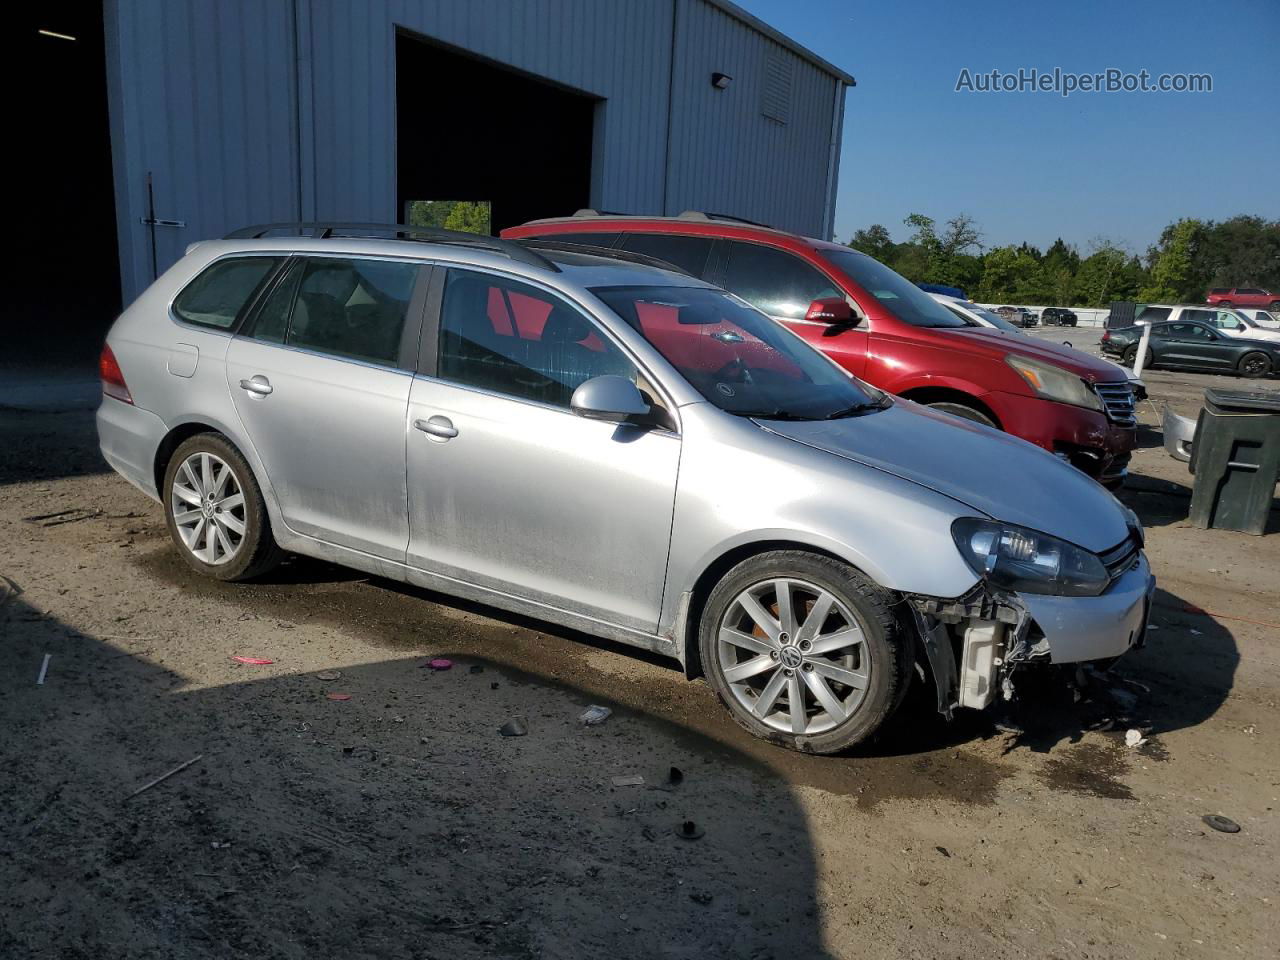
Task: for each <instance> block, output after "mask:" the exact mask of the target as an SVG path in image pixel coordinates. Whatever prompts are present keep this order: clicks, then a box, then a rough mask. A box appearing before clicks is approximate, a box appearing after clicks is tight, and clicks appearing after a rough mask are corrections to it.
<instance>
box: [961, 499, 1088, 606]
mask: <svg viewBox="0 0 1280 960" xmlns="http://www.w3.org/2000/svg"><path fill="white" fill-rule="evenodd" d="M951 536H952V537H954V538H955V541H956V546H957V547H959V548H960V554H961V556H963V557H964V559H965V562H967V563H968V564H969V566H970V567H971V568H973V572H974V573H976V574H977V575H978V576H980V577H982V578H984V579H986V580H988V581H990V582H991V583H992V584H994V585H995V586H997V587H1003V588H1005V589H1006V590H1018V591H1021V592H1023V593H1049V594H1054V595H1056V596H1061V597H1096V596H1097V595H1098V594H1100V593H1102V591H1103V590H1105V589H1107V585H1108V584H1109V583H1110V582H1111V577H1110V575H1109V574H1108V573H1107V568H1106V567H1105V566H1103V563H1102V561H1101V560H1099V559H1098V557H1097V556H1096V555H1095V554H1093V553H1090V552H1089V551H1088V550H1083V549H1081V548H1080V547H1077V546H1076V545H1075V544H1071V543H1067V542H1066V541H1065V540H1059V539H1058V538H1057V537H1051V536H1049V535H1048V534H1044V533H1039V532H1038V531H1036V530H1028V529H1027V528H1026V527H1017V526H1014V525H1013V524H1009V523H998V522H996V521H993V520H979V519H978V518H977V517H961V518H960V519H959V520H957V521H955V523H953V524H952V525H951Z"/></svg>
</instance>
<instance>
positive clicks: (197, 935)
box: [0, 331, 1280, 960]
mask: <svg viewBox="0 0 1280 960" xmlns="http://www.w3.org/2000/svg"><path fill="white" fill-rule="evenodd" d="M1050 335H1051V336H1053V338H1054V339H1064V338H1065V337H1064V336H1062V335H1061V333H1060V332H1054V333H1052V334H1050ZM1073 336H1074V337H1075V338H1078V339H1079V340H1081V341H1083V342H1087V343H1091V342H1093V341H1094V340H1096V332H1088V333H1086V332H1085V331H1078V332H1073ZM63 378H64V379H63V381H62V382H63V383H64V385H65V382H66V375H65V374H64V375H63ZM6 382H7V384H8V386H9V388H10V389H8V391H7V392H6V389H5V387H6ZM52 382H53V381H52V380H49V381H47V382H46V381H45V380H42V379H41V375H40V374H39V371H36V372H34V373H33V372H32V371H30V370H20V369H18V368H16V367H13V366H10V367H4V366H0V574H2V575H3V576H4V578H5V580H4V581H2V582H0V604H2V605H0V664H2V668H0V957H5V958H14V960H18V958H27V957H50V958H52V957H57V958H81V957H83V958H94V960H100V958H113V957H147V958H151V957H155V958H161V957H164V958H169V957H174V958H187V957H193V958H200V957H220V958H221V957H241V956H243V957H289V958H295V957H296V958H303V957H316V956H322V957H330V956H332V957H344V958H359V957H378V958H389V957H397V958H398V957H424V958H425V957H449V958H470V957H529V958H533V957H547V958H591V957H600V956H603V955H608V956H611V957H619V958H632V957H635V958H678V957H699V958H704V957H734V958H737V957H744V958H768V957H776V958H783V957H804V958H810V957H832V958H835V957H839V958H846V957H859V958H866V957H886V958H887V957H894V958H897V957H913V958H939V957H973V956H984V957H1037V958H1038V957H1059V958H1072V960H1078V958H1107V957H1138V958H1144V957H1153V958H1154V957H1160V958H1162V960H1164V958H1181V957H1188V958H1199V957H1264V956H1275V952H1274V951H1275V943H1276V941H1277V938H1278V937H1280V920H1278V919H1277V916H1278V915H1277V897H1280V825H1278V823H1277V816H1276V807H1277V794H1280V711H1278V709H1277V707H1278V704H1277V701H1278V699H1280V536H1278V535H1275V533H1273V534H1271V535H1269V536H1266V537H1250V536H1247V535H1243V534H1234V533H1225V532H1220V531H1206V530H1198V529H1194V528H1191V527H1189V526H1188V525H1187V523H1186V522H1185V517H1186V514H1187V510H1188V505H1189V494H1190V485H1191V480H1192V478H1191V477H1190V476H1189V475H1188V474H1187V472H1186V468H1185V465H1183V464H1179V463H1177V462H1175V461H1173V460H1172V459H1170V458H1169V457H1168V456H1167V455H1166V454H1165V453H1164V451H1163V449H1162V448H1161V447H1160V446H1159V435H1158V433H1156V432H1153V431H1152V430H1151V429H1149V428H1150V427H1151V426H1152V425H1156V424H1157V423H1158V418H1157V414H1156V410H1155V407H1154V406H1152V405H1147V406H1144V408H1143V411H1142V413H1143V420H1144V423H1145V424H1146V426H1147V428H1148V429H1144V432H1143V438H1142V439H1143V444H1144V447H1143V449H1142V450H1141V451H1140V452H1139V453H1138V455H1137V457H1136V460H1135V463H1134V479H1133V482H1132V484H1131V486H1130V488H1129V490H1128V491H1127V492H1125V493H1124V494H1123V495H1122V499H1123V500H1125V502H1126V503H1128V504H1130V505H1131V506H1133V507H1134V508H1135V509H1136V510H1137V511H1138V513H1139V514H1140V515H1141V517H1142V519H1143V521H1144V522H1145V523H1146V525H1147V530H1148V539H1149V553H1150V557H1151V561H1152V565H1153V567H1154V569H1155V572H1156V575H1157V577H1158V578H1159V582H1160V589H1159V593H1158V595H1157V599H1156V607H1155V611H1154V618H1153V632H1152V634H1151V637H1150V644H1149V646H1148V647H1147V648H1146V649H1144V650H1141V651H1138V652H1135V653H1134V654H1132V655H1131V656H1129V657H1128V658H1126V660H1124V661H1123V662H1122V663H1121V665H1120V666H1119V667H1117V669H1116V671H1115V674H1116V675H1117V676H1115V677H1113V678H1112V679H1111V680H1110V681H1108V682H1107V683H1106V684H1102V685H1095V686H1094V687H1092V688H1091V689H1090V691H1089V692H1088V694H1087V695H1086V696H1085V697H1084V699H1083V700H1082V701H1081V702H1080V703H1073V702H1072V697H1071V695H1070V693H1069V692H1068V691H1067V690H1066V689H1065V688H1058V687H1046V688H1044V689H1040V690H1028V691H1026V692H1025V693H1024V695H1023V702H1022V703H1021V705H1020V709H1019V714H1018V718H1019V720H1020V722H1021V723H1022V724H1023V726H1024V728H1025V732H1023V733H1021V734H1014V733H1001V732H998V731H997V730H996V729H995V728H994V727H993V726H992V725H991V723H990V721H989V719H987V718H985V717H983V716H968V717H965V718H963V719H961V720H958V721H957V722H955V723H952V724H945V723H942V722H941V721H939V720H937V719H936V718H934V717H933V716H931V714H930V712H929V710H928V707H927V704H925V703H924V702H923V700H922V698H920V697H913V698H912V699H910V700H908V702H907V704H906V706H905V707H904V710H903V711H902V713H901V714H900V715H899V717H898V718H897V722H896V723H895V724H894V726H893V728H892V729H891V730H890V731H888V732H887V733H886V734H885V735H884V736H883V737H882V738H881V739H880V740H879V741H877V742H875V743H873V744H871V745H869V746H866V747H864V748H862V749H860V750H859V751H858V752H856V753H854V754H853V755H850V756H844V757H838V758H814V757H803V756H798V755H794V754H790V753H787V752H785V751H781V750H778V749H776V748H773V747H770V746H767V745H765V744H762V743H760V742H758V741H754V740H752V739H750V738H749V737H748V736H747V735H746V734H745V733H744V732H743V731H742V730H740V729H739V728H738V727H736V726H735V725H734V724H733V723H732V722H731V721H729V720H728V718H727V715H726V714H725V713H724V712H723V710H722V708H721V707H720V706H719V705H718V704H717V703H716V702H715V699H714V697H713V695H712V694H711V692H710V690H709V689H708V687H707V686H706V685H705V684H704V683H701V682H694V683H688V682H686V681H685V680H684V679H683V678H682V676H681V674H680V673H679V672H678V670H677V668H676V666H675V664H674V663H668V662H665V661H661V660H657V659H653V658H649V657H646V656H645V655H642V654H638V653H637V652H635V651H634V650H631V649H628V648H622V647H617V646H614V645H611V644H608V643H605V642H602V641H597V640H592V639H590V638H587V637H583V636H580V635H576V634H570V633H567V632H564V631H559V630H548V629H546V628H545V626H544V625H540V624H538V623H535V622H532V621H527V620H523V619H518V618H512V617H508V616H506V615H502V614H497V613H495V612H493V611H490V610H486V609H483V608H480V607H476V606H471V605H466V604H461V603H458V602H455V601H451V600H449V599H447V598H444V597H441V596H437V595H433V594H430V593H428V592H425V591H421V590H416V589H411V588H407V587H405V586H402V585H399V584H394V583H389V582H384V581H379V580H376V579H372V578H369V577H366V576H364V575H362V574H358V573H355V572H351V571H347V570H343V569H339V568H335V567H331V566H327V565H324V564H318V563H312V562H303V561H297V562H294V563H291V564H290V565H288V566H286V567H285V568H283V569H282V570H280V571H279V572H278V573H277V574H275V575H274V576H273V577H272V578H271V579H270V580H269V581H268V582H264V583H255V584H242V585H223V584H217V583H211V582H207V581H203V580H200V579H198V578H196V577H195V576H194V575H192V574H190V573H188V572H187V571H186V568H185V567H183V566H182V565H181V563H180V562H179V560H178V558H177V555H176V554H175V552H174V549H173V548H172V547H171V546H170V544H169V541H168V539H167V536H166V533H165V527H164V523H163V519H162V515H161V510H160V508H159V506H158V505H156V504H154V503H152V502H150V501H149V500H147V499H146V498H145V497H143V496H142V495H141V494H139V493H137V492H136V491H135V490H134V489H133V488H132V487H130V486H129V485H128V484H126V483H125V482H124V481H123V480H121V479H119V478H118V477H116V476H115V475H114V474H113V473H111V472H109V471H108V470H107V469H106V467H105V465H104V464H103V463H102V461H101V460H100V458H99V457H98V454H97V451H96V447H95V435H94V430H93V422H92V412H91V406H92V403H93V402H94V400H93V399H92V395H93V393H94V390H93V389H92V383H90V384H89V389H88V391H87V392H86V391H85V390H84V389H83V387H84V384H83V382H80V383H79V385H78V386H76V387H73V388H71V389H62V388H59V389H54V387H53V386H50V385H49V384H51V383H52ZM1147 382H1148V384H1149V386H1150V388H1151V391H1152V395H1153V399H1154V400H1155V401H1156V402H1157V403H1161V402H1166V401H1167V402H1171V403H1173V405H1174V406H1175V408H1177V409H1179V410H1180V411H1181V412H1183V413H1186V414H1191V413H1193V412H1194V410H1195V409H1196V407H1198V405H1199V397H1200V394H1201V391H1202V390H1203V388H1204V386H1206V385H1208V384H1211V383H1213V382H1214V380H1213V378H1208V377H1198V376H1194V375H1180V374H1167V373H1154V374H1150V375H1148V377H1147ZM1225 382H1226V383H1232V382H1231V381H1225ZM42 384H43V386H42ZM1233 385H1238V384H1233ZM1273 386H1276V385H1275V384H1273ZM33 398H34V400H33ZM59 398H63V399H61V400H60V399H59ZM1011 482H1013V481H1012V479H1011ZM61 511H80V512H77V513H61ZM49 514H59V516H54V517H48V518H47V519H45V520H35V521H31V520H27V519H25V518H30V517H36V516H40V515H49ZM1272 529H1273V530H1276V531H1277V532H1280V514H1278V513H1277V512H1276V511H1273V521H1272ZM1189 608H1191V609H1189ZM1193 610H1204V611H1210V612H1209V613H1203V612H1193ZM46 655H47V656H48V658H49V659H48V665H47V670H46V671H45V673H44V682H43V684H38V683H37V679H38V677H39V676H40V674H41V667H42V663H43V662H44V659H45V657H46ZM235 655H246V656H256V657H264V658H269V659H271V660H273V661H274V662H273V663H271V664H269V665H262V666H244V665H241V664H238V663H236V662H234V661H233V660H232V659H231V658H232V657H233V656H235ZM430 657H446V658H449V659H451V660H452V661H453V664H454V665H453V667H452V669H450V670H448V671H443V672H436V671H433V670H431V669H429V668H425V667H424V664H425V663H426V661H427V660H428V658H430ZM331 671H334V672H338V673H339V674H340V676H339V677H338V678H337V679H329V680H326V679H324V677H325V676H328V675H329V673H328V672H331ZM334 693H343V694H349V695H350V699H349V700H334V699H330V697H329V695H330V694H334ZM591 704H601V705H605V706H608V707H610V708H612V710H613V714H612V716H611V717H610V718H609V719H608V720H607V722H605V723H604V724H602V725H600V726H592V727H588V726H584V725H583V724H581V723H579V721H578V717H579V714H581V713H582V711H583V710H584V709H585V708H586V707H587V706H588V705H591ZM511 717H522V718H524V719H525V720H526V721H527V725H528V730H529V733H528V735H527V736H524V737H519V738H507V737H503V736H500V735H499V727H500V726H502V724H503V723H504V722H505V721H507V720H508V719H509V718H511ZM1107 720H1110V721H1112V722H1113V724H1114V727H1113V729H1110V730H1100V729H1091V728H1096V727H1098V726H1106V723H1105V722H1102V721H1107ZM1147 724H1149V725H1150V733H1149V734H1148V738H1147V741H1146V743H1145V744H1143V745H1141V746H1139V747H1135V748H1128V747H1126V746H1125V743H1124V731H1125V729H1127V728H1128V727H1130V726H1143V727H1145V726H1146V725H1147ZM195 757H199V759H198V760H196V761H195V762H194V763H192V764H191V765H190V766H189V767H187V768H186V769H184V770H182V771H181V772H179V773H177V774H175V775H174V776H172V777H171V778H170V779H167V780H165V781H164V782H162V783H160V784H158V785H156V786H155V787H153V788H151V789H149V790H147V791H145V792H144V793H142V794H140V795H138V796H135V797H133V798H130V797H129V795H130V794H131V793H132V792H133V791H135V790H137V789H138V788H139V787H142V786H143V785H145V784H147V783H148V781H151V780H152V779H154V778H155V777H157V776H159V775H160V774H162V773H165V772H166V771H169V770H171V769H172V768H174V767H175V766H177V765H178V764H181V763H184V762H186V761H190V760H191V759H192V758H195ZM672 767H675V768H677V769H678V770H679V771H680V772H681V773H682V775H683V776H682V780H681V782H679V783H678V784H671V783H669V782H668V781H669V779H670V773H669V771H670V769H671V768H672ZM631 775H639V776H642V777H643V778H644V780H645V782H644V784H643V785H628V786H615V785H614V784H613V782H612V779H613V778H615V777H627V776H631ZM1205 814H1222V815H1225V816H1227V817H1230V818H1231V819H1233V820H1235V821H1236V822H1238V823H1239V824H1240V827H1241V829H1240V832H1239V833H1235V834H1228V833H1221V832H1217V831H1215V830H1212V829H1210V828H1209V827H1208V826H1207V825H1206V824H1205V823H1204V821H1203V820H1202V817H1203V816H1204V815H1205ZM685 821H693V822H694V823H695V824H696V825H697V828H699V829H700V830H702V831H704V832H703V833H702V834H701V836H700V837H699V838H698V839H685V838H683V837H681V836H678V835H677V832H676V831H677V828H679V827H680V825H681V824H682V823H684V822H685ZM1268 943H1270V944H1271V946H1270V947H1268V946H1267V944H1268Z"/></svg>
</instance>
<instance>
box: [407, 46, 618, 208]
mask: <svg viewBox="0 0 1280 960" xmlns="http://www.w3.org/2000/svg"><path fill="white" fill-rule="evenodd" d="M598 103H599V101H598V100H597V99H595V98H593V97H589V96H586V95H584V94H581V93H576V92H574V91H570V90H566V89H564V88H563V87H558V86H555V85H552V84H550V83H548V82H546V81H543V80H538V79H535V78H533V77H530V76H528V75H526V74H523V73H518V72H516V71H514V70H511V69H509V68H506V67H502V66H498V65H495V64H493V63H491V62H489V61H485V60H480V59H477V58H476V57H474V56H469V55H467V54H463V53H459V52H456V51H455V50H454V49H453V48H450V47H445V46H442V45H440V44H438V43H434V42H430V41H426V40H423V39H421V38H419V37H417V36H414V35H410V34H406V33H400V34H399V35H397V37H396V111H397V116H396V129H397V163H398V172H399V184H398V192H399V203H398V206H397V209H398V210H399V211H400V219H401V220H402V221H403V220H404V219H405V211H406V206H407V205H408V204H409V203H411V202H413V201H468V202H470V203H473V204H484V203H488V204H489V205H490V221H489V227H490V230H491V232H493V233H497V232H498V231H499V230H501V229H503V228H504V227H509V226H514V225H515V224H519V223H524V222H525V221H526V220H532V219H534V218H536V217H555V216H564V215H566V214H569V213H572V212H573V211H574V210H577V209H578V208H580V207H586V206H590V196H591V146H592V130H593V122H594V116H595V110H596V105H597V104H598Z"/></svg>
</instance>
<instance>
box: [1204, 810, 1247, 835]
mask: <svg viewBox="0 0 1280 960" xmlns="http://www.w3.org/2000/svg"><path fill="white" fill-rule="evenodd" d="M1200 819H1201V820H1203V821H1204V822H1205V823H1207V824H1208V825H1209V826H1211V827H1213V829H1215V830H1217V831H1218V832H1220V833H1239V832H1240V824H1238V823H1236V822H1235V821H1234V820H1232V819H1230V818H1228V817H1224V816H1221V815H1219V814H1216V813H1206V814H1205V815H1204V816H1203V817H1201V818H1200Z"/></svg>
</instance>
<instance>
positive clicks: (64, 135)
mask: <svg viewBox="0 0 1280 960" xmlns="http://www.w3.org/2000/svg"><path fill="white" fill-rule="evenodd" d="M12 15H14V16H16V17H17V19H18V21H19V26H18V28H17V30H16V31H15V32H16V33H17V36H16V37H14V36H11V41H12V48H16V49H15V50H14V52H15V54H16V59H17V63H16V64H14V65H13V66H14V72H13V75H14V76H16V77H21V78H22V86H21V88H20V89H18V90H17V91H15V92H14V94H13V95H12V96H11V102H12V103H13V105H14V107H15V108H16V111H15V112H16V113H17V116H16V118H15V120H16V122H15V123H14V124H13V125H12V126H11V127H10V130H9V132H10V137H9V144H10V147H11V149H10V150H9V151H8V154H9V162H10V165H11V166H10V173H9V177H8V182H9V191H10V192H9V197H10V203H11V204H12V205H13V206H14V207H15V208H16V218H15V219H14V222H13V224H12V230H13V238H12V239H13V242H12V243H11V244H10V245H9V246H10V250H11V254H10V256H11V260H10V264H9V271H8V272H9V275H10V276H11V278H12V279H13V281H14V282H13V283H11V284H10V285H9V291H8V294H9V296H8V301H9V302H8V304H7V312H8V314H9V317H10V322H9V323H7V324H6V325H5V333H4V336H5V344H4V347H5V349H3V350H0V355H3V354H8V356H9V357H10V358H18V359H20V360H23V361H36V362H43V361H54V362H62V361H67V362H77V361H81V360H84V359H86V358H92V357H93V356H95V355H96V354H97V351H98V349H99V347H100V346H101V344H102V338H103V336H104V334H105V333H106V329H107V327H108V326H109V325H110V323H111V321H112V320H113V319H114V318H115V316H116V315H117V314H118V313H119V312H120V258H119V251H118V244H117V240H116V214H115V195H114V190H113V185H112V179H111V140H110V130H109V123H108V120H107V79H106V53H105V49H104V46H103V20H102V2H101V0H46V2H44V3H40V4H29V5H28V4H23V5H20V6H17V7H16V8H15V9H14V10H13V11H12Z"/></svg>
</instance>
